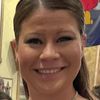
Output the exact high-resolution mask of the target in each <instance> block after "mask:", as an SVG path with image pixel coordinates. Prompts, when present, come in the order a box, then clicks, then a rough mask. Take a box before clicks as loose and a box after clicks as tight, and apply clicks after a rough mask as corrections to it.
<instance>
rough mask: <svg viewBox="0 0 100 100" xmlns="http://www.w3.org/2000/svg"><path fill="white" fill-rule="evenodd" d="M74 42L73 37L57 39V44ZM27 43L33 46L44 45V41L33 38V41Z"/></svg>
mask: <svg viewBox="0 0 100 100" xmlns="http://www.w3.org/2000/svg"><path fill="white" fill-rule="evenodd" d="M72 40H74V38H73V37H70V36H62V37H60V38H58V39H57V41H56V43H63V42H69V41H72ZM26 43H28V44H32V45H41V44H43V41H42V40H41V39H39V38H31V39H29V40H27V41H26Z"/></svg>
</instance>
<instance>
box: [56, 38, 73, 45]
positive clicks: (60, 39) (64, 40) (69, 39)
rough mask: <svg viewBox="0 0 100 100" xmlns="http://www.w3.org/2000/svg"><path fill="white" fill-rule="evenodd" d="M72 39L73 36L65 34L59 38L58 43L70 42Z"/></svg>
mask: <svg viewBox="0 0 100 100" xmlns="http://www.w3.org/2000/svg"><path fill="white" fill-rule="evenodd" d="M71 40H73V38H72V37H68V36H63V37H60V38H58V40H57V43H60V42H61V43H62V42H68V41H71Z"/></svg>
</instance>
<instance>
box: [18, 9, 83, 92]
mask: <svg viewBox="0 0 100 100" xmlns="http://www.w3.org/2000/svg"><path fill="white" fill-rule="evenodd" d="M81 38H82V37H80V33H79V29H78V24H77V21H76V20H75V18H74V17H73V16H72V15H71V14H70V13H69V12H66V11H64V10H55V11H50V10H46V9H41V10H40V9H39V10H37V11H36V12H35V13H33V14H32V15H31V16H30V17H29V18H27V19H25V20H24V21H23V22H22V24H21V31H20V37H19V43H18V45H17V49H16V50H17V52H16V56H17V58H18V61H19V65H20V71H21V74H22V77H23V79H24V80H25V81H26V82H27V85H28V88H29V89H30V90H32V91H33V92H37V93H55V92H57V91H59V90H61V89H64V88H65V89H66V88H70V87H71V86H72V84H73V80H74V79H75V77H76V75H77V74H78V72H79V70H80V66H81V58H82V44H81Z"/></svg>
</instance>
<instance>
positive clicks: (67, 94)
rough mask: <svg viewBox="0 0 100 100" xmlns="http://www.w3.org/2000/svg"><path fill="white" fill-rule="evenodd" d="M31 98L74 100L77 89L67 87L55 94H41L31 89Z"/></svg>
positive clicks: (35, 99) (34, 99) (30, 99)
mask: <svg viewBox="0 0 100 100" xmlns="http://www.w3.org/2000/svg"><path fill="white" fill-rule="evenodd" d="M30 93H31V94H30V98H29V100H74V99H73V97H74V96H75V94H76V91H75V89H74V88H73V87H67V88H65V89H62V90H60V91H59V92H56V93H53V94H39V93H34V92H33V91H32V92H31V91H30Z"/></svg>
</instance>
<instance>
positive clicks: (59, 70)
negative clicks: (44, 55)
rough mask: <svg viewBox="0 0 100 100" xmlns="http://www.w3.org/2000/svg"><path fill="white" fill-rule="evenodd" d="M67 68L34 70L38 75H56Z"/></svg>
mask: <svg viewBox="0 0 100 100" xmlns="http://www.w3.org/2000/svg"><path fill="white" fill-rule="evenodd" d="M65 68H66V67H61V68H49V69H46V68H45V69H34V71H35V72H36V73H38V74H56V73H58V72H61V71H62V70H64V69H65Z"/></svg>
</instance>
